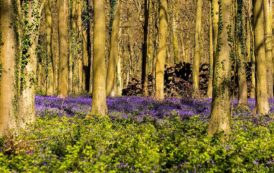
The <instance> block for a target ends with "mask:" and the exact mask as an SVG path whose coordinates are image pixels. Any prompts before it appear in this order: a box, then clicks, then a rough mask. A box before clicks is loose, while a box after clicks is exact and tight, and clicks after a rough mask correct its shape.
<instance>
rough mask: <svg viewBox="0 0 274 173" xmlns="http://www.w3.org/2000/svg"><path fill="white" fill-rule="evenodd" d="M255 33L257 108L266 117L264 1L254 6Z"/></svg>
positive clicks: (267, 106) (267, 110) (267, 105)
mask: <svg viewBox="0 0 274 173" xmlns="http://www.w3.org/2000/svg"><path fill="white" fill-rule="evenodd" d="M253 10H254V21H253V22H254V23H253V25H254V32H255V57H256V108H257V113H258V114H260V115H265V114H267V113H268V112H269V103H268V92H267V78H266V75H267V73H266V56H265V37H264V33H265V31H264V28H265V27H264V9H263V1H262V0H257V1H255V4H254V9H253Z"/></svg>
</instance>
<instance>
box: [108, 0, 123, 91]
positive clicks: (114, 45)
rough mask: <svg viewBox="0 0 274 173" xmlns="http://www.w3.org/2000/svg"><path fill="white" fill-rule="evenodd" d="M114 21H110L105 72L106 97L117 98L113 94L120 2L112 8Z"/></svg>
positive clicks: (116, 63)
mask: <svg viewBox="0 0 274 173" xmlns="http://www.w3.org/2000/svg"><path fill="white" fill-rule="evenodd" d="M113 11H114V13H113V14H114V16H113V17H114V19H113V21H112V32H111V43H110V44H111V45H110V57H109V63H108V71H107V81H106V82H107V96H118V93H116V92H115V87H116V86H117V65H118V59H119V51H118V49H119V31H120V2H119V0H117V1H116V4H115V6H114V7H113Z"/></svg>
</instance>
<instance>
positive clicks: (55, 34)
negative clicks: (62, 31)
mask: <svg viewBox="0 0 274 173" xmlns="http://www.w3.org/2000/svg"><path fill="white" fill-rule="evenodd" d="M58 1H59V0H57V1H56V0H51V7H52V8H51V18H52V26H51V27H52V29H51V30H52V43H51V52H52V58H53V60H52V61H53V72H54V95H57V94H58V88H59V87H58V86H59V75H58V74H59V61H60V58H59V31H58V24H59V22H58Z"/></svg>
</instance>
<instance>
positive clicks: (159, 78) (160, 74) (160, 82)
mask: <svg viewBox="0 0 274 173" xmlns="http://www.w3.org/2000/svg"><path fill="white" fill-rule="evenodd" d="M159 8H160V14H159V21H160V25H159V48H158V54H157V59H156V67H155V73H156V74H155V75H156V79H155V98H156V99H158V100H163V99H164V98H165V94H164V72H165V62H166V56H167V34H168V28H167V13H168V12H167V0H160V6H159Z"/></svg>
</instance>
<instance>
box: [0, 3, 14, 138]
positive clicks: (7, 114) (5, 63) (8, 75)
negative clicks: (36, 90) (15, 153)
mask: <svg viewBox="0 0 274 173" xmlns="http://www.w3.org/2000/svg"><path fill="white" fill-rule="evenodd" d="M14 9H15V4H14V3H13V1H12V0H3V1H1V3H0V31H1V45H0V48H1V49H0V53H1V54H0V55H1V56H0V63H1V71H0V136H2V135H4V134H5V133H6V131H7V130H8V129H9V128H15V127H16V117H17V114H16V110H17V109H16V105H17V102H16V100H14V98H16V87H15V85H16V76H15V74H16V73H15V67H16V45H17V43H16V37H15V30H14V16H15V12H14Z"/></svg>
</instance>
